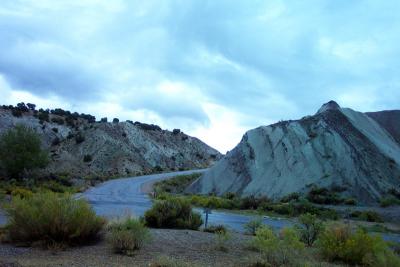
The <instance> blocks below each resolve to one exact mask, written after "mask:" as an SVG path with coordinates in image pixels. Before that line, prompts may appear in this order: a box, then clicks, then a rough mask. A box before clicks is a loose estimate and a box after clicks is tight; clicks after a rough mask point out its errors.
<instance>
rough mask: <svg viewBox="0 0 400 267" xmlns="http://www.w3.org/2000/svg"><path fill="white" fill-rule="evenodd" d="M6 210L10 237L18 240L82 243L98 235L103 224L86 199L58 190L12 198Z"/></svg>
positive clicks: (65, 243) (27, 241)
mask: <svg viewBox="0 0 400 267" xmlns="http://www.w3.org/2000/svg"><path fill="white" fill-rule="evenodd" d="M6 214H7V216H8V218H9V222H8V225H7V228H6V229H7V235H8V238H9V239H10V241H12V242H18V243H21V242H22V243H27V244H33V243H39V244H42V245H46V246H53V245H79V244H82V243H87V242H89V241H93V240H95V239H96V238H98V237H99V232H100V230H101V229H102V227H103V225H104V219H103V218H100V217H98V216H97V215H96V214H95V212H94V211H93V209H92V208H91V207H90V206H89V204H88V203H87V202H86V201H84V200H76V199H74V198H73V197H72V196H70V195H58V194H55V193H40V194H39V193H38V194H34V195H33V196H32V197H30V198H24V199H21V198H18V197H17V198H13V200H12V202H11V203H10V204H8V205H6Z"/></svg>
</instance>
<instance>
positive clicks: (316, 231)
mask: <svg viewBox="0 0 400 267" xmlns="http://www.w3.org/2000/svg"><path fill="white" fill-rule="evenodd" d="M299 222H300V223H301V225H297V226H296V228H297V229H298V231H299V232H300V236H301V240H302V241H303V242H304V243H305V244H306V245H307V246H312V245H313V244H314V242H315V240H317V238H318V236H319V235H320V233H321V232H322V231H323V230H324V225H323V223H322V222H321V221H320V220H318V219H317V216H316V215H314V214H310V213H306V214H303V215H301V216H300V217H299Z"/></svg>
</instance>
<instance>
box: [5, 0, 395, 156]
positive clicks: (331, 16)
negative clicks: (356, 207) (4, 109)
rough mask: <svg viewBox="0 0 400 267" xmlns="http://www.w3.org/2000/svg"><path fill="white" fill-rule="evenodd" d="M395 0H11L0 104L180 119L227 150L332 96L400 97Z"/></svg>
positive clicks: (346, 101) (369, 107)
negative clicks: (252, 133) (253, 132)
mask: <svg viewBox="0 0 400 267" xmlns="http://www.w3.org/2000/svg"><path fill="white" fill-rule="evenodd" d="M398 14H400V1H397V0H386V1H376V0H374V1H368V0H365V1H363V0H353V1H348V0H325V1H321V0H314V1H313V0H303V1H291V0H290V1H289V0H288V1H275V0H269V1H258V0H252V1H248V0H243V1H240V0H199V1H196V0H177V1H173V0H171V1H169V0H158V1H153V0H146V1H136V0H113V1H109V0H97V1H95V0H76V1H74V0H68V1H61V0H60V1H53V0H25V1H19V0H10V1H9V0H2V1H1V2H0V51H1V52H0V104H14V105H15V104H16V103H18V102H25V103H27V102H33V103H35V104H37V106H38V107H43V108H57V107H60V108H64V109H67V110H71V111H78V112H81V113H90V114H92V115H95V116H96V117H97V118H98V119H100V118H101V117H108V118H109V119H112V118H114V117H118V118H119V119H120V120H127V119H129V120H133V121H141V122H146V123H155V124H158V125H160V126H161V127H162V128H165V129H170V130H172V129H174V128H180V129H181V130H183V131H184V132H185V133H187V134H190V135H193V136H196V137H198V138H200V139H201V140H203V141H204V142H206V143H207V144H209V145H211V146H213V147H214V148H216V149H218V150H219V151H221V152H222V153H225V152H226V151H227V150H231V149H232V148H233V147H234V146H235V145H236V144H237V143H238V142H239V141H240V139H241V137H242V135H243V134H244V133H245V132H246V131H247V130H249V129H252V128H255V127H258V126H260V125H268V124H271V123H274V122H276V121H279V120H286V119H298V118H301V117H303V116H305V115H309V114H314V113H315V112H316V111H317V110H318V108H319V107H320V106H321V105H322V104H323V103H325V102H328V101H329V100H335V101H337V102H338V103H339V104H340V105H341V106H342V107H351V108H353V109H356V110H360V111H376V110H385V109H400V45H399V44H400V16H399V15H398Z"/></svg>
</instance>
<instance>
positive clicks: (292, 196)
mask: <svg viewBox="0 0 400 267" xmlns="http://www.w3.org/2000/svg"><path fill="white" fill-rule="evenodd" d="M299 199H300V194H299V193H297V192H294V193H290V194H289V195H287V196H284V197H283V198H281V200H280V202H282V203H288V202H291V201H297V200H299Z"/></svg>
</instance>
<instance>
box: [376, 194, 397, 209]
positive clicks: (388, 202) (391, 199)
mask: <svg viewBox="0 0 400 267" xmlns="http://www.w3.org/2000/svg"><path fill="white" fill-rule="evenodd" d="M380 205H381V207H384V208H385V207H389V206H394V205H400V200H399V199H398V198H397V197H395V196H388V197H384V198H382V199H381V200H380Z"/></svg>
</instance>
